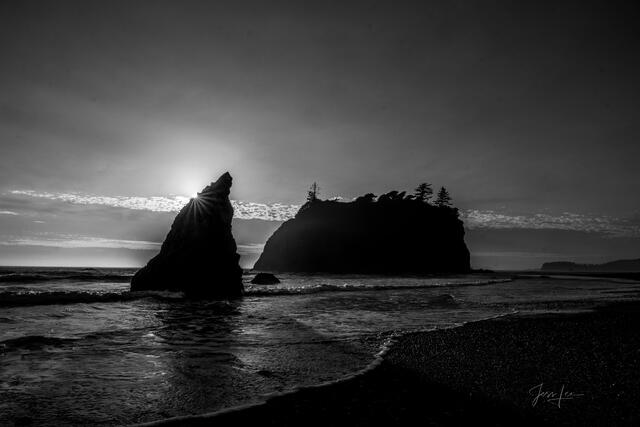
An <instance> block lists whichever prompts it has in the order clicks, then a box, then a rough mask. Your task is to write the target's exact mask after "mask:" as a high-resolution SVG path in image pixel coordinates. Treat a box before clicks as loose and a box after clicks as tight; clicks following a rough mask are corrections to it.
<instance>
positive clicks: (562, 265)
mask: <svg viewBox="0 0 640 427" xmlns="http://www.w3.org/2000/svg"><path fill="white" fill-rule="evenodd" d="M541 270H542V271H559V272H585V273H588V272H595V273H599V272H602V273H637V272H640V259H623V260H618V261H611V262H606V263H604V264H578V263H575V262H568V261H557V262H545V263H544V264H543V265H542V268H541Z"/></svg>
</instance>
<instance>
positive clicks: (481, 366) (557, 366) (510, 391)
mask: <svg viewBox="0 0 640 427" xmlns="http://www.w3.org/2000/svg"><path fill="white" fill-rule="evenodd" d="M636 325H640V304H637V303H628V304H615V305H609V306H605V307H601V308H599V309H597V310H596V311H594V312H589V313H578V314H562V315H560V314H553V315H544V316H536V317H527V316H522V315H515V316H509V317H505V318H499V319H494V320H488V321H483V322H477V323H471V324H467V325H465V326H463V327H459V328H454V329H448V330H439V331H434V332H427V333H414V334H410V335H407V336H404V337H402V338H400V339H399V340H398V341H397V342H396V343H395V344H394V345H393V346H392V348H391V349H390V351H389V352H388V353H387V354H386V355H385V356H384V360H383V361H382V363H380V364H379V365H378V366H377V367H376V368H374V369H372V370H370V371H368V372H366V373H365V374H363V375H360V376H357V377H355V378H352V379H349V380H346V381H342V382H338V383H334V384H331V385H328V386H324V387H319V388H308V389H303V390H300V391H298V392H295V393H291V394H286V395H282V396H277V397H273V398H271V399H269V400H268V401H267V402H266V403H265V404H261V405H257V406H250V407H245V408H243V409H236V410H231V411H225V412H221V413H217V414H214V415H200V416H194V417H182V418H179V419H173V420H166V421H165V422H162V424H163V425H216V426H218V425H245V423H246V425H253V424H257V425H274V426H276V425H277V426H283V425H291V426H294V425H295V426H301V425H344V424H349V425H384V424H386V425H425V426H430V425H435V426H439V425H447V426H449V425H451V426H453V425H472V424H473V425H504V426H510V425H567V426H569V425H571V426H582V425H591V426H593V425H608V426H614V425H615V426H617V425H621V426H637V425H640V405H639V404H638V402H640V386H639V384H640V333H639V331H638V327H637V326H636Z"/></svg>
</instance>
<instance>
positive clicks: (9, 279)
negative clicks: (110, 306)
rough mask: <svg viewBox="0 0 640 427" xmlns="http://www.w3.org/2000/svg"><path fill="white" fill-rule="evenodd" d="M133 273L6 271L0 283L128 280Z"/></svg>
mask: <svg viewBox="0 0 640 427" xmlns="http://www.w3.org/2000/svg"><path fill="white" fill-rule="evenodd" d="M132 276H133V275H132V274H130V273H120V274H119V273H101V272H50V273H48V272H42V273H7V274H0V283H40V282H53V281H61V280H68V281H82V282H123V283H124V282H129V281H130V280H131V277H132Z"/></svg>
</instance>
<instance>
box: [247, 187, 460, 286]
mask: <svg viewBox="0 0 640 427" xmlns="http://www.w3.org/2000/svg"><path fill="white" fill-rule="evenodd" d="M374 197H375V196H373V195H371V194H369V195H365V196H362V197H360V198H358V199H356V200H355V201H353V202H350V203H341V202H337V201H323V200H314V201H310V202H307V203H306V204H305V205H304V206H302V207H301V208H300V211H299V212H298V213H297V215H296V216H295V218H293V219H291V220H289V221H287V222H285V223H283V224H282V225H281V226H280V228H279V229H278V230H277V231H276V232H275V233H274V234H273V235H272V236H271V237H270V238H269V240H268V241H267V243H266V245H265V248H264V252H263V253H262V255H261V256H260V258H259V259H258V261H257V262H256V264H255V266H254V269H255V270H266V271H290V272H329V273H363V274H426V273H466V272H469V271H470V265H469V250H468V249H467V246H466V245H465V243H464V227H463V224H462V221H461V220H460V219H459V218H458V211H457V209H455V208H451V207H448V206H442V207H436V206H433V205H430V204H428V203H425V202H423V201H420V200H415V199H413V198H405V197H404V194H403V193H398V192H391V193H388V194H386V195H382V196H380V197H379V198H378V201H374Z"/></svg>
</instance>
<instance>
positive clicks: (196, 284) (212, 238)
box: [131, 172, 243, 298]
mask: <svg viewBox="0 0 640 427" xmlns="http://www.w3.org/2000/svg"><path fill="white" fill-rule="evenodd" d="M231 183H232V178H231V175H229V173H228V172H227V173H225V174H224V175H222V176H221V177H220V178H219V179H218V180H217V181H216V182H214V183H212V184H210V185H209V186H207V187H205V188H204V190H202V192H200V193H198V197H196V198H193V199H191V200H190V201H189V203H187V205H185V206H184V207H183V208H182V210H180V212H179V213H178V215H177V216H176V218H175V220H174V221H173V225H172V226H171V230H170V231H169V234H168V235H167V237H166V238H165V240H164V242H163V243H162V248H161V250H160V253H159V254H158V255H156V256H155V257H154V258H152V259H151V261H149V262H148V263H147V265H146V266H145V267H143V268H142V269H140V270H138V272H137V273H136V274H135V276H134V277H133V279H132V280H131V290H132V291H140V290H172V291H183V292H185V293H186V294H188V295H191V296H204V297H214V298H228V297H235V296H240V295H242V291H243V288H242V269H241V268H240V266H239V264H238V260H239V255H238V254H237V252H236V251H237V248H236V242H235V240H234V239H233V235H232V234H231V219H232V218H233V208H232V207H231V202H230V201H229V193H230V190H231Z"/></svg>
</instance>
